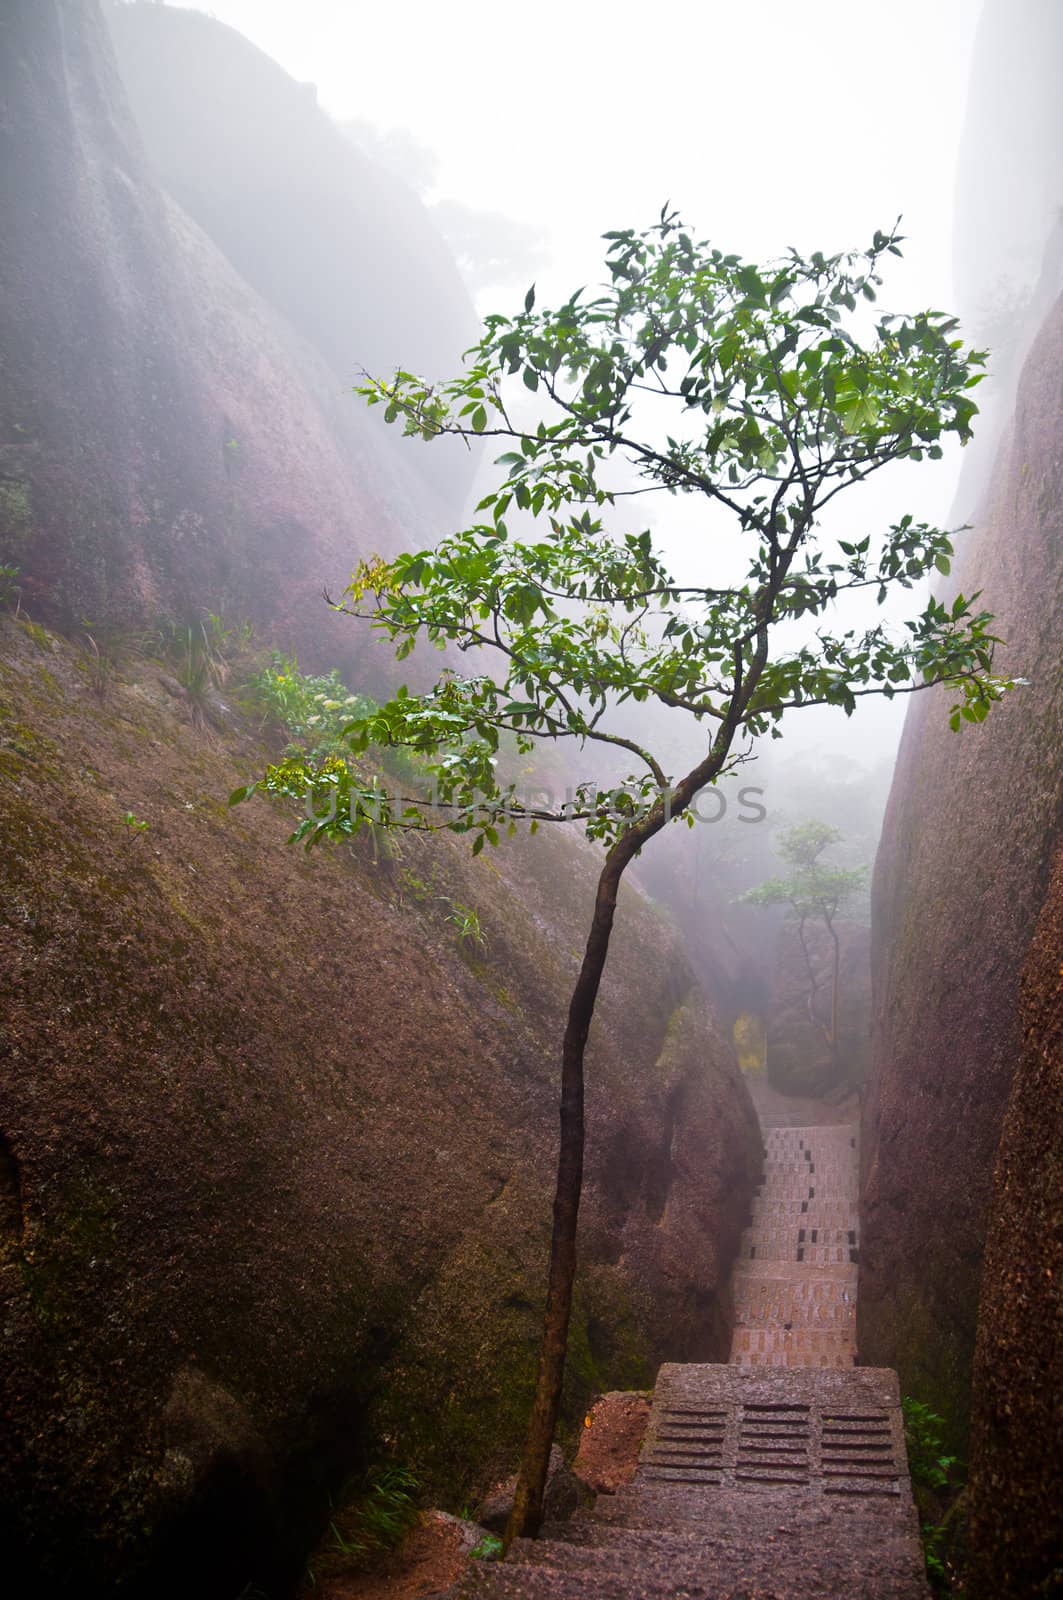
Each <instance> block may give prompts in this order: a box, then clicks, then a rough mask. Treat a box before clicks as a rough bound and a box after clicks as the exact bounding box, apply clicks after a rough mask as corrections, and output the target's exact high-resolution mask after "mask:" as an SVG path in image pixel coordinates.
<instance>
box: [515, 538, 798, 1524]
mask: <svg viewBox="0 0 1063 1600" xmlns="http://www.w3.org/2000/svg"><path fill="white" fill-rule="evenodd" d="M785 575H786V571H785V568H783V569H782V572H781V575H779V574H777V575H776V579H775V581H776V583H778V582H781V580H782V578H785ZM767 648H768V646H767V624H766V623H762V624H761V626H760V628H759V630H758V636H757V647H756V650H755V652H754V654H753V658H752V660H751V661H750V663H749V665H748V668H747V670H746V671H745V673H744V675H743V673H742V671H741V654H740V650H738V649H737V647H736V669H737V675H738V678H739V681H740V685H741V686H740V688H738V689H737V690H736V692H735V695H734V698H733V699H732V701H731V706H730V709H729V711H728V714H727V716H726V718H725V719H724V721H723V723H722V724H721V726H720V728H719V729H718V730H717V734H716V737H715V739H714V740H713V742H712V747H711V749H710V750H709V753H708V755H707V756H706V757H705V759H704V761H701V762H699V763H698V765H697V766H696V767H695V768H694V769H693V770H692V771H691V772H688V773H687V775H686V777H685V778H682V779H681V780H680V782H679V783H678V784H676V786H675V788H674V789H672V790H671V791H670V793H668V794H667V795H662V796H661V798H659V799H658V800H657V801H655V803H654V804H653V806H651V808H650V810H649V811H648V812H647V813H646V815H645V816H644V817H642V818H641V820H639V821H637V822H633V823H632V824H631V825H630V826H629V827H628V828H627V829H625V831H624V832H623V833H622V834H621V835H620V837H619V839H617V841H616V843H615V844H614V845H613V847H612V849H611V850H610V851H609V854H608V855H607V856H606V858H605V865H604V867H603V868H602V872H601V876H600V877H599V879H598V892H597V895H596V897H595V901H594V919H593V921H592V923H591V928H590V932H589V934H588V935H587V943H586V946H585V948H584V951H583V963H582V965H581V967H580V972H579V977H578V978H577V980H576V987H575V989H574V990H573V993H572V999H571V1001H570V1002H569V1008H568V1021H567V1023H566V1025H565V1039H564V1045H563V1049H562V1057H561V1106H560V1113H561V1147H560V1152H559V1155H558V1162H557V1188H556V1190H555V1193H554V1222H553V1232H552V1234H551V1239H550V1276H549V1279H548V1282H547V1291H546V1311H545V1315H544V1319H543V1338H542V1345H541V1348H540V1353H539V1374H538V1378H537V1380H536V1386H535V1399H534V1401H533V1402H532V1412H531V1417H530V1419H529V1423H528V1433H527V1438H526V1440H525V1444H524V1454H523V1455H522V1457H521V1463H520V1470H519V1472H518V1473H517V1487H516V1492H515V1494H514V1497H513V1510H512V1511H511V1512H510V1516H509V1521H508V1523H507V1524H506V1532H505V1539H504V1547H505V1549H506V1550H508V1549H509V1547H510V1545H511V1544H512V1542H513V1540H514V1539H518V1538H522V1537H534V1535H535V1534H537V1533H538V1531H539V1528H540V1526H541V1524H542V1520H543V1495H544V1492H545V1489H546V1475H547V1471H548V1469H549V1466H550V1447H551V1445H552V1444H553V1442H554V1431H555V1429H556V1427H557V1417H558V1412H559V1410H560V1408H561V1386H562V1383H563V1381H564V1376H565V1356H566V1353H567V1349H568V1325H569V1321H570V1318H571V1316H572V1290H573V1286H574V1284H575V1278H576V1228H577V1224H578V1221H579V1203H580V1196H581V1194H582V1190H583V1146H584V1137H583V1057H584V1054H585V1052H586V1048H587V1035H588V1033H589V1032H590V1026H591V1021H592V1019H593V1017H594V1007H595V1003H596V1001H597V999H598V988H599V985H600V984H601V980H602V972H603V971H604V969H605V959H606V956H607V955H608V954H609V939H610V936H611V934H612V931H613V917H614V915H615V912H616V897H617V894H618V892H619V889H620V880H621V878H622V877H623V875H624V872H625V871H626V869H627V867H628V866H629V865H630V863H631V862H632V861H633V860H634V858H635V856H637V855H638V853H639V851H640V850H641V849H642V847H643V845H644V844H646V843H647V842H648V841H649V840H650V839H652V838H653V837H654V835H655V834H658V833H660V831H661V829H662V828H664V827H666V826H667V824H668V823H669V822H670V821H673V820H674V819H675V818H677V817H681V816H682V815H683V813H684V812H685V811H686V810H687V808H688V807H689V805H690V804H691V802H692V800H693V799H694V798H695V796H696V795H697V794H698V792H699V791H700V790H701V789H702V788H704V786H705V785H706V784H707V783H712V782H713V781H714V780H715V779H716V778H718V777H719V775H720V772H721V771H722V770H723V767H724V763H725V762H726V760H727V757H728V755H729V753H730V749H731V742H732V740H733V739H734V736H735V732H736V730H737V728H738V727H739V726H740V725H741V721H742V717H743V716H744V714H745V711H746V708H747V706H748V705H749V702H750V700H751V698H752V696H753V693H754V691H755V689H756V687H757V684H758V682H759V680H760V675H761V673H762V672H763V670H764V663H765V661H766V659H767ZM661 781H663V779H662V780H661Z"/></svg>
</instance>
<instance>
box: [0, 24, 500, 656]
mask: <svg viewBox="0 0 1063 1600" xmlns="http://www.w3.org/2000/svg"><path fill="white" fill-rule="evenodd" d="M149 9H152V10H155V9H157V8H149ZM200 21H201V22H203V23H204V24H205V25H207V26H213V25H211V24H209V23H208V20H207V19H205V18H203V19H200ZM0 27H2V29H3V40H2V43H3V48H2V52H0V88H2V92H3V101H4V105H5V119H6V120H5V126H4V141H5V159H4V162H3V165H2V171H3V177H2V180H0V182H2V186H3V187H2V190H0V204H2V206H3V214H4V217H5V226H4V229H3V233H2V238H0V347H2V349H3V360H4V367H3V380H4V381H3V384H2V385H0V561H2V562H5V563H8V564H10V565H14V566H16V567H17V568H19V569H20V577H19V584H20V587H21V590H22V595H23V600H24V603H25V604H26V605H27V606H28V607H29V609H30V610H31V612H35V613H36V614H42V613H44V614H47V615H52V616H58V617H60V618H61V619H63V620H65V621H66V622H67V623H73V624H78V625H81V624H82V623H83V620H84V621H85V624H86V625H87V626H89V627H91V628H94V629H96V630H97V631H100V630H105V629H106V628H107V627H108V626H109V625H123V626H132V625H134V624H140V623H143V622H144V621H145V620H146V619H148V618H150V617H151V616H152V614H153V613H155V612H156V611H158V610H160V609H161V610H164V611H166V612H168V613H170V614H171V615H173V614H176V615H177V616H179V617H182V618H193V617H196V616H200V615H202V614H203V612H204V611H205V610H207V609H209V610H212V611H214V612H217V613H221V614H223V615H224V616H225V617H226V619H227V620H229V621H237V620H240V619H242V618H244V617H250V618H251V619H252V620H254V621H255V622H257V623H259V624H262V625H263V626H264V627H266V628H267V630H268V632H269V634H270V636H271V638H272V639H273V640H274V641H275V642H277V643H279V644H283V645H287V646H288V647H290V648H295V649H297V650H298V651H299V653H300V655H301V656H303V657H304V658H305V661H306V663H307V664H308V665H317V666H323V665H331V664H334V663H340V664H344V663H348V664H349V663H351V662H352V661H353V660H354V659H355V658H357V656H358V654H359V652H360V650H361V649H362V648H363V645H364V640H363V639H362V637H361V636H360V635H359V633H358V630H357V629H355V628H354V627H353V625H346V626H337V625H336V619H335V618H334V617H333V616H331V615H330V614H329V613H328V612H327V610H326V608H325V606H324V604H323V601H322V598H321V591H322V588H323V587H324V586H325V585H329V586H331V588H332V589H334V590H337V589H339V588H342V585H343V583H344V582H345V581H346V579H347V577H348V576H349V574H350V571H351V569H352V567H353V566H354V564H355V562H356V561H357V559H358V558H359V556H361V555H364V554H366V553H368V552H370V551H375V550H381V551H384V552H393V551H395V550H396V549H398V548H401V547H403V546H404V545H408V544H410V543H414V542H417V541H419V540H421V539H424V538H427V537H431V535H432V534H433V533H434V532H436V531H438V525H439V522H440V520H441V519H442V518H448V517H449V516H451V515H452V514H453V508H454V504H455V500H454V495H453V493H451V494H450V495H449V497H446V496H444V495H443V494H442V492H441V491H440V490H439V489H438V488H437V487H434V486H433V484H432V483H431V481H430V480H429V479H428V478H426V477H425V475H424V472H423V471H421V470H420V467H421V466H422V465H423V462H422V458H421V455H420V454H419V453H418V451H417V448H416V446H414V445H412V444H411V443H409V442H407V443H406V445H405V447H403V445H402V444H401V442H399V441H397V440H396V439H394V438H392V437H390V436H389V435H388V434H386V433H385V430H384V429H383V428H382V427H380V426H379V425H377V424H376V423H375V422H373V420H372V419H371V418H370V417H369V416H368V415H367V414H366V413H365V410H364V407H363V405H362V402H360V401H357V400H356V399H355V398H354V397H353V396H352V395H350V394H349V393H347V392H345V391H346V390H347V389H348V388H349V385H350V383H351V382H353V381H354V378H355V374H354V373H353V372H351V373H349V374H345V375H343V376H342V377H341V376H340V375H338V373H337V371H336V369H335V368H334V367H333V366H331V365H330V364H329V363H328V362H327V361H326V359H325V357H324V356H323V355H322V353H321V351H320V348H318V347H315V345H314V344H313V343H311V342H310V341H308V339H307V338H306V337H305V336H304V335H303V333H301V332H300V331H299V329H298V328H297V327H296V326H295V324H294V323H293V322H292V321H290V320H288V319H287V317H286V314H285V310H284V308H281V309H278V308H277V307H276V306H275V305H273V304H271V303H269V302H268V300H267V299H265V298H264V297H263V296H262V295H261V294H260V293H259V292H258V291H256V289H255V288H253V287H252V286H251V284H250V283H249V282H248V280H247V279H246V277H244V276H242V275H241V274H240V273H239V272H238V271H237V270H236V268H235V267H234V266H233V264H232V262H231V261H230V260H229V259H227V257H226V256H225V255H224V254H223V252H222V251H221V250H220V249H219V248H218V246H217V244H216V243H214V242H213V241H212V240H211V239H209V238H208V237H207V235H206V234H205V233H204V232H203V231H202V230H201V229H200V228H199V227H198V226H197V225H196V224H194V223H192V222H191V221H190V220H189V219H188V217H187V216H186V215H185V214H184V213H183V212H182V211H181V210H180V209H178V207H177V206H175V205H174V204H173V203H172V202H171V201H169V200H168V199H167V198H166V197H165V195H164V193H163V192H162V190H161V189H160V187H159V184H158V181H157V179H156V176H155V174H154V172H153V170H152V169H151V167H150V166H149V164H148V162H147V160H146V157H145V155H144V152H143V149H142V146H141V141H140V136H139V134H138V131H137V128H136V127H135V125H134V121H133V118H132V115H131V113H130V111H129V107H128V104H127V100H126V96H125V91H124V88H123V85H122V83H121V81H120V78H119V75H118V71H117V68H116V65H115V61H114V57H113V52H112V49H111V44H110V41H109V38H108V35H107V31H106V28H105V26H104V23H103V19H102V17H101V15H100V10H99V6H98V4H97V3H96V0H71V3H66V4H59V3H58V0H41V3H38V0H32V3H31V0H12V4H11V5H9V6H7V7H6V8H5V11H4V16H3V18H2V20H0ZM223 31H224V32H225V33H226V34H228V33H229V30H223ZM231 37H233V38H236V36H235V35H233V36H231ZM208 44H209V41H208ZM239 44H241V45H243V44H244V42H243V41H239ZM244 48H245V49H246V51H248V52H250V53H251V54H252V55H253V56H256V57H257V55H258V53H257V52H254V51H253V50H252V47H250V46H246V45H245V46H244ZM263 59H264V58H263ZM268 65H269V66H270V68H271V71H270V74H268V75H267V76H268V82H267V84H266V86H265V90H264V92H265V93H267V104H266V111H267V114H268V113H269V112H270V110H272V114H273V115H274V117H275V120H277V121H278V122H282V121H283V119H284V116H285V114H286V111H285V108H286V107H289V106H290V103H291V101H292V100H293V99H294V100H295V101H296V102H299V103H302V102H303V101H305V96H301V95H300V91H299V87H298V85H296V84H294V83H293V82H292V81H291V80H290V79H288V78H287V77H286V75H285V74H284V73H283V72H281V71H280V69H279V68H273V67H272V64H268ZM268 95H272V96H273V99H272V102H270V101H269V99H268ZM305 114H306V116H307V118H309V119H310V122H311V128H312V130H314V131H316V132H318V133H319V134H321V137H322V139H324V141H325V142H326V144H327V142H328V137H329V125H328V124H327V122H326V119H325V118H324V117H323V115H322V113H320V112H319V111H317V109H316V107H314V106H312V105H307V106H306V108H305ZM331 133H332V135H333V136H334V139H335V141H337V144H336V151H337V152H338V153H340V154H343V155H346V154H348V153H350V152H349V151H348V147H347V145H346V142H345V141H344V140H343V138H342V135H340V134H339V133H338V132H337V131H336V130H334V129H332V130H331ZM219 161H220V154H219ZM220 164H221V165H222V166H224V162H223V161H220ZM329 177H330V181H332V182H333V183H334V185H338V184H340V182H341V178H342V174H340V175H337V174H335V173H333V174H330V175H329ZM375 193H376V190H375V189H374V188H373V186H372V185H370V186H369V187H368V188H367V189H363V192H362V193H361V195H359V193H358V192H357V191H354V192H352V193H351V195H350V202H349V205H350V209H351V210H352V211H357V209H358V206H359V204H361V205H362V206H363V208H364V209H363V214H362V216H361V219H360V226H361V229H362V237H363V244H364V248H365V251H366V252H368V253H369V254H370V255H372V253H373V251H374V250H375V249H376V248H377V244H378V241H377V240H376V237H375V231H374V230H376V229H377V228H378V227H379V226H381V224H380V223H379V220H378V216H377V212H378V211H379V209H380V208H379V206H375V205H374V204H373V196H374V194H375ZM283 199H284V197H283V194H280V195H279V196H278V201H277V204H278V206H279V207H280V208H281V211H282V212H283ZM275 220H276V222H277V225H278V226H281V227H284V226H289V227H291V228H294V227H295V225H296V223H295V219H291V218H289V219H288V221H287V223H285V221H284V218H283V216H280V217H278V218H276V219H275ZM391 248H394V241H392V245H391ZM409 255H410V258H411V263H413V264H411V266H410V268H409V271H408V273H407V277H406V280H405V281H404V284H403V286H402V288H401V289H400V290H397V291H393V293H394V294H395V295H396V296H397V303H396V304H395V308H394V315H395V316H396V317H397V318H398V319H399V320H400V322H401V296H402V294H403V293H405V294H407V295H409V296H412V297H414V298H416V300H417V301H418V303H419V307H420V308H421V309H420V310H419V312H418V315H419V316H420V317H421V318H422V319H423V318H424V316H427V317H428V318H429V320H431V316H432V310H431V308H432V306H433V294H434V289H433V277H432V272H433V271H434V270H435V269H434V267H430V266H426V267H425V270H424V272H423V274H422V275H421V276H420V277H419V276H418V270H419V269H417V267H416V265H415V263H416V261H417V259H418V258H417V252H416V251H415V250H411V251H410V252H409ZM333 269H334V271H335V272H337V273H339V272H342V270H343V262H342V256H341V258H340V259H339V260H338V261H336V262H334V264H333ZM451 270H452V269H451ZM452 291H453V284H452V283H450V284H449V285H448V286H446V287H445V288H444V289H443V290H441V291H440V294H441V299H440V305H439V308H438V320H439V322H440V324H441V325H442V324H445V323H446V321H447V317H448V316H450V315H451V313H452V311H453V292H452ZM448 297H449V298H448ZM444 302H445V304H444ZM358 309H359V314H360V315H361V316H362V318H363V319H364V321H365V322H366V323H367V324H368V325H370V326H372V325H374V324H375V323H376V322H377V321H379V313H380V310H381V307H380V305H379V304H374V303H373V301H372V299H371V297H370V298H368V299H367V298H366V297H364V296H363V297H362V298H361V299H359V302H358ZM467 314H468V312H467V308H466V316H467ZM356 320H357V317H356V318H355V321H356ZM468 326H469V324H468V322H467V321H465V320H463V319H462V317H460V316H459V317H458V318H457V323H456V325H455V326H454V327H453V332H452V334H451V336H450V341H449V342H450V346H451V347H452V349H453V355H454V359H455V360H456V359H457V353H458V351H459V350H460V348H461V346H462V345H463V344H464V343H465V342H466V338H467V333H468ZM350 336H351V337H353V335H350ZM322 338H323V335H322ZM421 342H422V343H423V341H421ZM411 343H413V344H415V345H416V344H417V341H416V340H415V339H411ZM446 343H447V340H446V339H445V338H443V337H442V336H440V337H437V338H436V341H435V346H434V348H438V347H439V346H440V345H441V344H446ZM419 353H420V350H419V349H418V348H414V349H411V351H410V356H411V364H412V362H413V361H414V360H415V359H416V357H417V356H418V354H419ZM425 453H426V454H427V451H426V452H425Z"/></svg>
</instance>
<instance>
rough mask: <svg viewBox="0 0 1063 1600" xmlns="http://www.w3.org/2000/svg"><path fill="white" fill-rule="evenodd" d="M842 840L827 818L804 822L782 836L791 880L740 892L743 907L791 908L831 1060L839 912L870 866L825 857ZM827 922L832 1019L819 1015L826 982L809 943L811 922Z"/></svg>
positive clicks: (813, 1018)
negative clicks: (848, 864) (837, 863)
mask: <svg viewBox="0 0 1063 1600" xmlns="http://www.w3.org/2000/svg"><path fill="white" fill-rule="evenodd" d="M841 838H842V834H841V831H840V829H838V828H832V827H831V826H830V824H829V823H826V822H800V823H797V824H796V825H795V826H794V827H792V828H787V829H786V830H785V832H784V833H782V834H781V835H780V837H779V843H778V853H779V855H780V856H781V857H782V859H783V860H784V861H785V862H786V863H787V865H788V866H790V867H791V868H792V869H793V870H792V871H791V873H790V874H789V876H788V877H785V878H768V879H766V881H765V882H764V883H761V884H758V885H757V887H756V888H755V889H749V890H747V891H746V893H745V894H743V895H740V896H739V900H740V902H741V903H742V904H743V905H748V906H785V907H786V908H787V911H788V913H789V916H790V917H791V919H792V920H793V921H794V922H796V924H797V938H798V943H799V944H800V946H801V954H802V955H803V957H804V962H805V972H806V974H807V977H808V997H807V1005H808V1016H809V1021H810V1022H811V1023H812V1026H813V1027H814V1028H816V1029H818V1030H819V1031H820V1032H822V1034H823V1037H824V1039H825V1040H826V1042H827V1044H828V1046H829V1048H830V1056H831V1064H832V1065H833V1066H836V1065H837V1060H838V995H839V988H840V984H841V941H840V940H839V938H838V927H837V916H838V913H839V911H841V910H842V908H843V907H844V906H846V905H847V904H848V903H849V902H850V901H851V900H852V899H853V897H854V896H855V895H857V894H859V893H860V891H861V890H862V889H863V887H864V882H865V879H866V876H867V868H866V867H855V868H847V867H835V866H831V865H830V863H828V862H825V861H823V860H822V859H821V858H822V856H823V852H824V851H825V850H826V849H828V847H829V846H831V845H834V844H838V843H839V841H840V840H841ZM810 922H812V923H816V922H818V923H821V924H822V926H823V927H824V928H825V929H826V931H827V935H828V937H829V939H830V941H831V950H832V954H831V989H830V1018H829V1020H825V1019H824V1018H823V1017H821V1016H820V1015H819V1012H818V1010H817V1006H816V1001H817V998H818V995H819V990H820V982H819V978H818V976H817V974H816V967H815V961H814V959H813V955H812V952H811V951H810V950H809V947H808V940H807V938H806V937H805V930H806V928H807V927H808V924H809V923H810Z"/></svg>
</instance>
